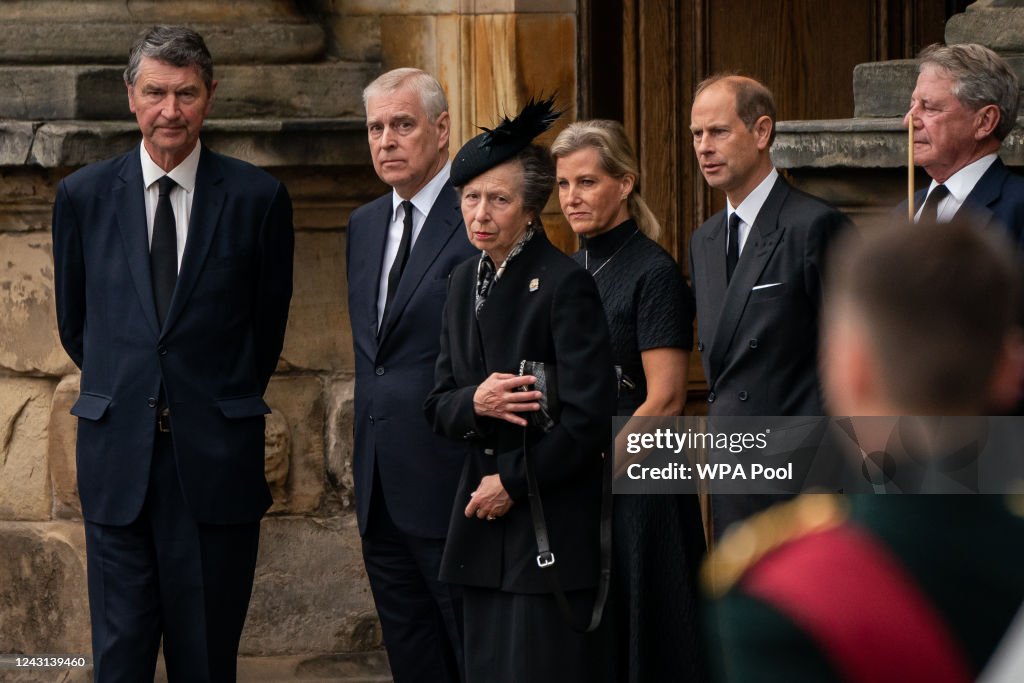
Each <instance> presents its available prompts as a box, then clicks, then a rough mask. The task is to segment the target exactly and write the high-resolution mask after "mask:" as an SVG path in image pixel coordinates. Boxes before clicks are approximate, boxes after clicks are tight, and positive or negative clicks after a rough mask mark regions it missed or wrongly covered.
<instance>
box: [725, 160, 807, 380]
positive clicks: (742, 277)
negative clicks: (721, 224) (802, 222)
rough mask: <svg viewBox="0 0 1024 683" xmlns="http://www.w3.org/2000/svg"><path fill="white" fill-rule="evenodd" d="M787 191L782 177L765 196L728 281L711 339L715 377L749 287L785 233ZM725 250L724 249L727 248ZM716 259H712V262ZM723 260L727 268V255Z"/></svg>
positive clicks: (759, 275) (736, 325) (745, 305)
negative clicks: (783, 213)
mask: <svg viewBox="0 0 1024 683" xmlns="http://www.w3.org/2000/svg"><path fill="white" fill-rule="evenodd" d="M788 194H789V184H788V183H787V182H786V181H785V180H783V179H782V178H779V179H778V181H776V183H775V187H773V188H772V191H771V192H770V193H769V194H768V199H767V200H765V203H764V206H762V207H761V211H760V212H759V213H758V214H757V218H756V219H754V225H752V226H751V227H750V234H749V235H748V236H747V241H746V244H745V245H744V246H743V252H742V253H741V254H740V260H739V262H737V264H736V271H735V272H734V273H733V276H732V280H730V281H729V286H728V287H727V288H725V299H724V300H723V301H722V313H721V315H720V316H719V317H718V326H717V327H716V328H715V334H714V336H713V337H712V339H711V349H710V355H709V356H708V367H709V368H710V369H711V376H712V377H717V376H718V375H719V373H720V372H721V370H722V366H723V365H724V362H725V358H726V354H727V353H728V351H729V347H730V346H732V340H733V337H734V336H735V335H736V328H737V327H739V323H740V318H741V317H742V316H743V311H744V309H746V307H747V299H749V298H750V290H751V288H752V287H753V286H754V284H755V283H756V282H757V280H758V278H759V277H761V273H762V272H763V271H764V268H765V266H767V265H768V261H769V260H771V257H772V254H773V253H775V248H776V247H777V246H778V244H779V242H780V241H781V239H782V236H783V234H784V233H785V227H784V226H781V225H779V213H780V211H781V210H782V204H783V202H784V201H785V199H786V196H787V195H788ZM723 232H724V231H723ZM722 253H723V254H724V253H725V251H724V249H723V251H722ZM716 260H717V259H712V262H715V261H716ZM722 264H723V265H722V268H723V270H724V267H725V266H724V264H725V261H724V259H723V260H722ZM723 280H724V277H723Z"/></svg>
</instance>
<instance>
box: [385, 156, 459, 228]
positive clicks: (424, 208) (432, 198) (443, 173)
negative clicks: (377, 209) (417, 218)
mask: <svg viewBox="0 0 1024 683" xmlns="http://www.w3.org/2000/svg"><path fill="white" fill-rule="evenodd" d="M451 175H452V162H450V161H449V162H447V163H445V165H444V166H443V167H442V168H441V170H440V171H438V172H437V175H435V176H434V177H433V178H431V179H430V182H428V183H427V184H426V185H424V186H423V189H421V190H420V191H419V192H417V193H416V195H415V196H414V197H413V198H412V199H410V200H409V201H411V202H412V205H413V206H415V207H416V209H417V210H418V211H419V212H420V213H421V214H423V215H424V216H426V215H429V214H430V209H431V208H432V207H433V206H434V202H436V201H437V196H438V195H439V194H441V188H442V187H444V185H445V183H447V182H448V179H449V178H451ZM404 201H405V200H404V199H402V198H401V197H399V196H398V192H397V191H396V190H392V191H391V216H392V220H394V219H397V218H398V207H399V206H401V205H402V202H404Z"/></svg>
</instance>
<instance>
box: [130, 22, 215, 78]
mask: <svg viewBox="0 0 1024 683" xmlns="http://www.w3.org/2000/svg"><path fill="white" fill-rule="evenodd" d="M143 57H148V58H150V59H155V60H157V61H161V62H165V63H167V64H170V65H171V66H178V67H182V66H194V67H196V68H197V69H198V70H199V75H200V77H202V79H203V83H204V84H205V85H206V90H207V92H209V91H211V90H212V89H213V57H211V56H210V51H209V50H208V49H207V48H206V41H204V40H203V37H202V36H201V35H199V33H197V32H196V31H193V30H192V29H190V28H188V27H187V26H154V27H153V28H151V29H149V31H147V32H146V33H145V35H143V36H141V37H140V38H139V39H138V40H136V41H135V42H134V43H133V44H132V47H131V49H130V50H129V51H128V68H126V69H125V70H124V82H125V83H127V84H128V85H134V84H135V77H136V76H138V75H139V65H140V64H141V63H142V59H143Z"/></svg>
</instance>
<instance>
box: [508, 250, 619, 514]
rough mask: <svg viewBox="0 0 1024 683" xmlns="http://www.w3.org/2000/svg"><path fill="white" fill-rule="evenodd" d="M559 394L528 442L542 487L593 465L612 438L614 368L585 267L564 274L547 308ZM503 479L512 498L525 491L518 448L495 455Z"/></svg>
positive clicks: (605, 328)
mask: <svg viewBox="0 0 1024 683" xmlns="http://www.w3.org/2000/svg"><path fill="white" fill-rule="evenodd" d="M551 332H552V336H553V338H554V346H555V360H556V372H557V382H558V400H559V402H560V404H561V409H562V412H561V415H560V417H559V419H558V424H557V425H555V427H554V429H552V430H551V431H550V432H548V433H547V434H545V435H544V436H543V437H542V438H541V439H540V440H538V441H537V442H536V443H534V444H533V445H532V446H530V463H531V465H532V466H533V469H534V472H535V474H536V476H537V483H538V484H539V485H540V487H541V488H549V487H551V486H553V485H557V484H558V483H559V482H561V481H563V480H565V479H567V478H569V477H572V476H573V475H575V474H577V473H579V472H580V471H583V470H586V469H587V468H589V467H593V465H594V463H595V458H597V457H598V455H599V454H600V453H601V451H602V450H603V449H605V448H606V447H607V446H608V444H609V443H610V441H611V416H612V415H614V414H615V371H614V363H613V361H612V351H611V342H610V341H609V336H608V326H607V323H606V321H605V314H604V308H603V307H602V305H601V297H600V295H599V294H598V292H597V286H596V285H595V284H594V280H593V278H592V277H591V276H590V274H589V273H587V272H586V271H584V270H582V269H580V270H575V271H573V273H572V274H571V275H570V276H568V277H567V278H566V280H565V282H564V283H563V284H562V286H561V287H560V288H559V291H558V292H557V293H556V294H555V297H554V301H553V304H552V310H551ZM497 464H498V473H499V474H500V475H501V482H502V485H503V486H504V487H505V490H506V491H507V492H508V493H509V495H510V496H512V498H514V499H522V498H524V497H525V496H526V495H527V489H528V487H527V482H526V470H525V469H524V466H523V451H522V449H521V448H516V449H514V450H511V451H508V452H504V453H499V454H498V455H497Z"/></svg>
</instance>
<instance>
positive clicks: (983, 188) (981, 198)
mask: <svg viewBox="0 0 1024 683" xmlns="http://www.w3.org/2000/svg"><path fill="white" fill-rule="evenodd" d="M927 196H928V188H925V189H923V190H918V191H917V192H916V193H915V194H914V206H915V207H920V206H921V205H922V204H923V203H924V200H925V198H926V197H927ZM906 210H907V202H906V200H904V201H903V202H902V203H901V204H900V205H899V207H898V209H897V211H898V212H899V215H902V216H905V215H906ZM960 216H967V217H973V218H974V219H975V220H977V221H979V222H980V223H981V224H983V225H990V226H999V227H1001V228H1003V229H1005V230H1006V231H1007V235H1009V237H1010V239H1011V240H1013V243H1014V244H1015V245H1017V254H1018V256H1024V178H1022V177H1020V176H1019V175H1016V174H1015V173H1011V172H1010V169H1008V168H1007V167H1006V164H1004V163H1003V160H1002V159H999V158H996V160H995V162H994V163H993V164H992V165H991V166H990V167H989V169H988V170H987V171H985V174H984V175H983V176H981V179H979V180H978V184H977V185H975V186H974V189H973V190H971V192H970V194H968V195H967V199H965V200H964V204H963V206H961V207H960V210H959V211H957V217H960Z"/></svg>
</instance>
